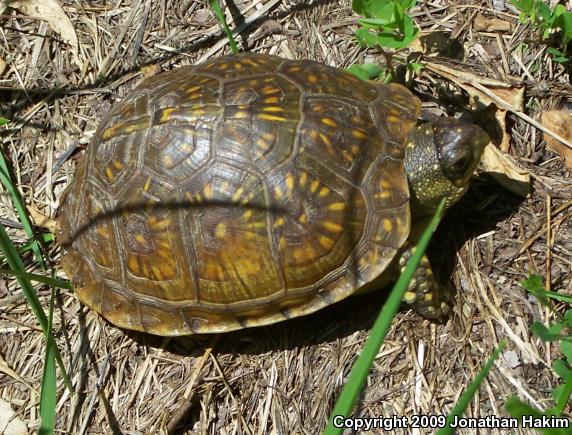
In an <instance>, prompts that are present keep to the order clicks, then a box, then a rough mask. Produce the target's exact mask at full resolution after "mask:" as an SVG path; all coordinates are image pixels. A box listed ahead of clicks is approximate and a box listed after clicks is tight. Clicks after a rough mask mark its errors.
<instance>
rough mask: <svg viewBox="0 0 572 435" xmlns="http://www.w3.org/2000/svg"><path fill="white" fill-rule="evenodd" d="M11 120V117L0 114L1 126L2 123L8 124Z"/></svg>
mask: <svg viewBox="0 0 572 435" xmlns="http://www.w3.org/2000/svg"><path fill="white" fill-rule="evenodd" d="M9 122H10V120H9V119H6V118H2V117H1V116H0V126H1V125H6V124H8V123H9Z"/></svg>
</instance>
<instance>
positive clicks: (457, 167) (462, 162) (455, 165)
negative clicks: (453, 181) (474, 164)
mask: <svg viewBox="0 0 572 435" xmlns="http://www.w3.org/2000/svg"><path fill="white" fill-rule="evenodd" d="M470 163H471V159H470V158H469V156H461V157H459V158H458V159H457V160H455V161H454V162H451V168H450V170H451V172H453V173H454V174H463V173H464V172H465V170H466V169H467V167H468V166H469V164H470Z"/></svg>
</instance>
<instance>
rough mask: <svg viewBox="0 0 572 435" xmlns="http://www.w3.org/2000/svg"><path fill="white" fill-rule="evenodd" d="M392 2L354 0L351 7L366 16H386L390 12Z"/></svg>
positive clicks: (384, 0)
mask: <svg viewBox="0 0 572 435" xmlns="http://www.w3.org/2000/svg"><path fill="white" fill-rule="evenodd" d="M393 3H394V2H393V0H361V1H356V0H354V1H353V2H352V9H353V10H354V12H356V13H357V14H359V15H362V16H364V17H366V18H386V17H387V16H388V15H391V13H392V9H393Z"/></svg>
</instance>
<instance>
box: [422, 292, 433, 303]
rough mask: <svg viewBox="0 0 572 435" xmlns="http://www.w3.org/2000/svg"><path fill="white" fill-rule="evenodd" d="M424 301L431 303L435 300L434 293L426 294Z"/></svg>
mask: <svg viewBox="0 0 572 435" xmlns="http://www.w3.org/2000/svg"><path fill="white" fill-rule="evenodd" d="M423 299H425V302H431V301H432V300H433V293H431V292H428V293H425V294H424V295H423Z"/></svg>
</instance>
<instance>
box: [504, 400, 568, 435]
mask: <svg viewBox="0 0 572 435" xmlns="http://www.w3.org/2000/svg"><path fill="white" fill-rule="evenodd" d="M504 407H505V408H506V410H507V412H508V413H509V414H510V415H511V416H512V417H515V418H518V419H522V417H524V416H527V417H528V416H532V417H534V418H542V416H543V415H545V414H542V412H540V411H539V410H538V409H536V408H533V407H532V406H530V405H527V404H526V403H524V402H522V401H520V400H519V399H517V398H516V397H509V398H508V399H507V401H506V403H505V405H504ZM542 433H543V434H544V435H566V434H568V431H567V430H565V429H551V428H544V429H542Z"/></svg>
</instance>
